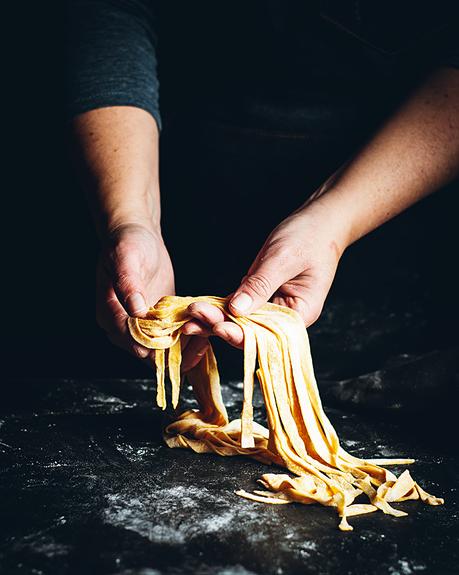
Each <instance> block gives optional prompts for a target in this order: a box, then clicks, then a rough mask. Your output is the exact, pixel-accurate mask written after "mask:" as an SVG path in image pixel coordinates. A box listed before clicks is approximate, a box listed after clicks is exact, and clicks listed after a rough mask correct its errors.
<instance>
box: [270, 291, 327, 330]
mask: <svg viewBox="0 0 459 575" xmlns="http://www.w3.org/2000/svg"><path fill="white" fill-rule="evenodd" d="M325 295H326V294H325ZM304 297H305V299H303V298H298V297H284V296H275V297H273V299H272V301H273V303H275V304H277V305H283V306H285V307H289V308H290V309H293V310H295V311H296V312H297V313H298V314H299V315H300V316H301V318H302V320H303V321H304V324H305V327H309V326H310V325H312V324H313V323H315V322H316V321H317V320H318V319H319V317H320V314H321V312H322V309H323V305H324V300H325V297H324V295H323V294H308V293H306V294H305V296H304Z"/></svg>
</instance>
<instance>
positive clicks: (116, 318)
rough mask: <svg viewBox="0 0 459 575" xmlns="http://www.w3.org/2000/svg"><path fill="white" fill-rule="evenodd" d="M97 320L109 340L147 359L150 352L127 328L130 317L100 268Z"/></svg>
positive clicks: (136, 355)
mask: <svg viewBox="0 0 459 575" xmlns="http://www.w3.org/2000/svg"><path fill="white" fill-rule="evenodd" d="M97 284H98V288H97V293H96V319H97V323H98V324H99V326H100V327H101V328H102V329H103V330H104V331H105V332H106V333H107V337H108V339H109V340H110V341H111V342H112V343H113V344H114V345H116V346H118V347H121V348H123V349H125V350H127V351H129V352H130V353H132V354H133V355H134V356H135V357H138V358H140V359H145V358H146V357H148V355H149V353H150V350H149V349H147V348H146V347H143V346H142V345H139V344H138V343H136V342H135V341H134V340H133V339H132V338H131V335H130V334H129V330H128V327H127V318H128V315H127V313H126V311H125V310H124V308H123V307H122V306H121V304H120V302H119V301H118V298H117V296H116V293H115V291H114V289H113V286H112V285H111V282H110V278H109V277H108V275H107V273H106V272H105V270H104V269H103V268H102V267H101V266H100V267H99V268H98V273H97Z"/></svg>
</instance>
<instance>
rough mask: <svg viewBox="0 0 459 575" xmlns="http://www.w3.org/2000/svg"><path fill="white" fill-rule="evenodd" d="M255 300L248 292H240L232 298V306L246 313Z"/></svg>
mask: <svg viewBox="0 0 459 575" xmlns="http://www.w3.org/2000/svg"><path fill="white" fill-rule="evenodd" d="M252 303H253V300H252V298H251V297H250V296H249V294H247V293H239V294H237V296H236V297H235V298H233V299H232V300H231V306H232V307H233V308H234V309H236V310H237V311H239V312H241V313H245V312H246V311H248V310H249V309H250V306H251V305H252Z"/></svg>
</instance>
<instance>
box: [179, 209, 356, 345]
mask: <svg viewBox="0 0 459 575" xmlns="http://www.w3.org/2000/svg"><path fill="white" fill-rule="evenodd" d="M339 220H340V219H339V218H338V221H337V222H333V218H332V215H331V214H330V213H329V212H327V210H324V209H323V206H322V205H321V204H320V202H312V203H310V204H309V205H307V206H306V207H304V208H302V209H301V210H299V211H297V212H295V213H294V214H292V215H291V216H289V217H288V218H287V219H286V220H284V221H283V222H282V223H281V224H280V225H279V226H277V228H276V229H275V230H274V231H273V232H272V233H271V235H270V236H269V237H268V239H267V240H266V242H265V244H264V246H263V247H262V249H261V250H260V252H259V254H258V256H257V257H256V259H255V261H254V262H253V264H252V266H251V267H250V269H249V271H248V274H247V275H246V276H245V277H244V278H243V280H242V282H241V284H240V286H239V288H238V289H237V290H236V291H235V292H234V293H233V294H232V296H231V299H230V302H229V305H228V309H229V311H230V312H231V314H233V315H236V316H242V315H249V314H251V313H253V312H254V311H256V310H257V309H258V308H259V307H260V306H262V305H263V304H265V303H266V302H268V301H270V300H271V301H272V302H273V303H276V304H279V305H285V306H287V307H290V308H291V309H294V310H295V311H297V312H298V313H299V314H300V316H301V317H302V318H303V320H304V323H305V326H306V327H308V326H309V325H311V324H312V323H314V322H315V321H316V320H317V319H318V317H319V316H320V313H321V311H322V307H323V305H324V302H325V298H326V297H327V294H328V291H329V289H330V286H331V284H332V281H333V278H334V276H335V272H336V268H337V265H338V262H339V259H340V257H341V255H342V253H343V251H344V249H345V247H346V241H345V234H344V233H343V231H344V230H343V231H342V228H344V226H342V225H341V223H340V221H339ZM189 312H190V314H191V315H192V316H193V318H194V319H193V320H191V321H189V322H188V323H187V324H185V326H184V327H183V333H185V334H187V335H197V336H200V337H209V336H210V335H216V336H219V337H221V338H222V339H224V340H225V341H227V342H228V343H229V344H231V345H233V346H235V347H239V348H241V347H242V346H243V340H244V336H243V332H242V329H241V328H240V327H239V326H238V325H236V324H235V323H234V322H231V321H227V320H226V318H225V316H224V314H223V312H222V311H221V310H219V309H217V308H216V307H214V306H212V305H210V304H207V303H205V302H199V303H194V304H191V306H190V308H189Z"/></svg>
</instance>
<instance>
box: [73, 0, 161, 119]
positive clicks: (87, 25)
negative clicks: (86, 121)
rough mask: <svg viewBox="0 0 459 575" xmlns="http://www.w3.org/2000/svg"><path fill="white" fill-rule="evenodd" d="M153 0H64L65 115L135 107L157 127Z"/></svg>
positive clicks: (157, 83)
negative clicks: (66, 111)
mask: <svg viewBox="0 0 459 575" xmlns="http://www.w3.org/2000/svg"><path fill="white" fill-rule="evenodd" d="M156 39H157V37H156V33H155V14H154V2H153V1H152V0H69V1H68V50H67V54H68V58H67V72H66V76H67V90H66V93H67V98H66V103H67V110H68V116H69V117H73V116H75V115H77V114H81V113H83V112H87V111H89V110H93V109H96V108H104V107H107V106H135V107H138V108H142V109H144V110H146V111H147V112H149V113H150V114H151V115H152V116H153V117H154V118H155V120H156V122H157V124H158V127H159V128H161V117H160V113H159V81H158V76H157V61H156V50H155V47H156Z"/></svg>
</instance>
